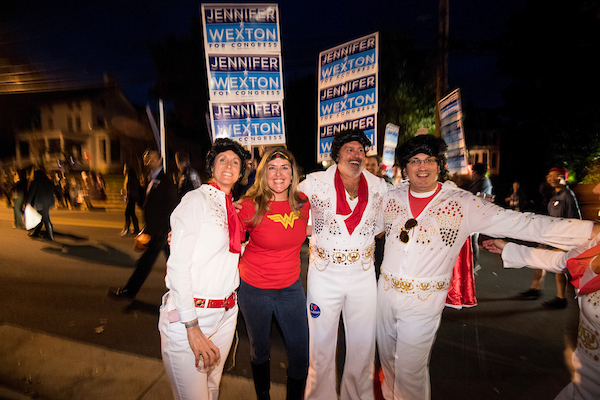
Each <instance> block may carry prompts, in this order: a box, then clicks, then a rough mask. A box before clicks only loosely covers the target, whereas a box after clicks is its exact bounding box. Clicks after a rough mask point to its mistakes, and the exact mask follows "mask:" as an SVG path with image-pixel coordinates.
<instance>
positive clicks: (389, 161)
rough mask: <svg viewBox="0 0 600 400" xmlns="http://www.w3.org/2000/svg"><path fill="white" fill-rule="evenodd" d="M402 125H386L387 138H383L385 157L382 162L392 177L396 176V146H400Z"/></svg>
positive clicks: (388, 174) (386, 171)
mask: <svg viewBox="0 0 600 400" xmlns="http://www.w3.org/2000/svg"><path fill="white" fill-rule="evenodd" d="M399 133H400V127H399V126H398V125H394V124H392V123H389V124H387V125H386V126H385V139H384V140H383V157H382V160H381V163H382V164H383V165H384V166H385V174H386V175H387V176H388V177H390V178H392V177H393V176H394V171H393V167H394V162H395V158H396V147H397V146H398V135H399Z"/></svg>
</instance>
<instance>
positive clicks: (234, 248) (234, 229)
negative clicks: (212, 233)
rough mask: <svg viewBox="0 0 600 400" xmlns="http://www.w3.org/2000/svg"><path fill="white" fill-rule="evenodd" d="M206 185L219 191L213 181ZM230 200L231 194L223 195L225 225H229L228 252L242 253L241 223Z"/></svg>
mask: <svg viewBox="0 0 600 400" xmlns="http://www.w3.org/2000/svg"><path fill="white" fill-rule="evenodd" d="M208 184H209V185H210V186H212V187H214V188H215V189H219V190H221V188H220V187H219V185H217V184H216V183H215V182H214V181H209V182H208ZM221 191H223V190H221ZM232 198H233V195H232V194H231V192H229V194H226V195H225V206H226V207H225V208H226V209H227V225H229V251H230V252H232V253H240V252H241V251H242V223H241V222H240V217H239V216H238V214H237V211H236V210H235V207H234V206H233V200H232Z"/></svg>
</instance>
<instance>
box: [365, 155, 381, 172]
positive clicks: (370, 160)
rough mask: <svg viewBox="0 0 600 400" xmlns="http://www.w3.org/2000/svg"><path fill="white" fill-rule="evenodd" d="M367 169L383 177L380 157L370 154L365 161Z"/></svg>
mask: <svg viewBox="0 0 600 400" xmlns="http://www.w3.org/2000/svg"><path fill="white" fill-rule="evenodd" d="M365 169H366V170H367V171H369V172H370V173H372V174H373V175H375V176H378V177H381V170H380V169H379V159H378V157H377V156H368V157H367V158H366V161H365Z"/></svg>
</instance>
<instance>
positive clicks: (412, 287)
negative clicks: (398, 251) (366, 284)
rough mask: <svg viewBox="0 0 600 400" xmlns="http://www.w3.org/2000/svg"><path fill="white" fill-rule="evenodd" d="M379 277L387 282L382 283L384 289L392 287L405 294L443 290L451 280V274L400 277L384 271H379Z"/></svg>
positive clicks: (445, 289)
mask: <svg viewBox="0 0 600 400" xmlns="http://www.w3.org/2000/svg"><path fill="white" fill-rule="evenodd" d="M381 277H383V279H384V280H385V282H386V283H387V285H384V289H385V290H387V289H389V288H392V289H395V290H397V291H399V292H400V293H407V294H421V293H434V292H445V291H447V290H448V288H449V287H450V281H451V280H452V276H449V277H443V276H439V277H435V278H400V277H396V276H394V275H392V274H386V273H385V272H382V273H381Z"/></svg>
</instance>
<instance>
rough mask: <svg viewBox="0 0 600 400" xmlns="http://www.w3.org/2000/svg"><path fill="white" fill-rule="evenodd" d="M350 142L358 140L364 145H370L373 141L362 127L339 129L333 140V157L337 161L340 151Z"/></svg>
mask: <svg viewBox="0 0 600 400" xmlns="http://www.w3.org/2000/svg"><path fill="white" fill-rule="evenodd" d="M348 142H358V143H360V144H362V145H363V147H365V150H366V147H368V146H370V145H371V141H370V140H369V138H368V137H367V135H365V134H364V132H363V131H361V130H360V129H346V130H343V131H339V132H338V133H336V134H335V136H334V137H333V142H332V143H331V159H332V160H333V161H335V162H337V158H338V153H339V151H340V149H341V148H342V146H343V145H345V144H346V143H348Z"/></svg>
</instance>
